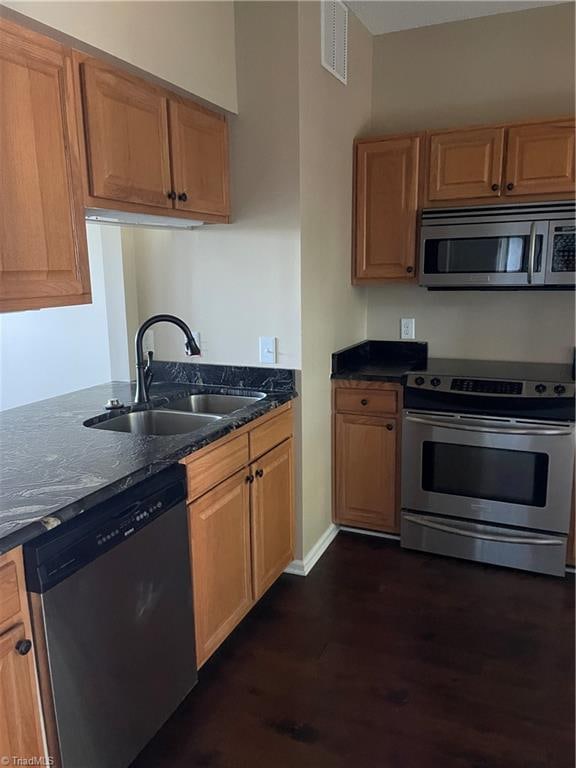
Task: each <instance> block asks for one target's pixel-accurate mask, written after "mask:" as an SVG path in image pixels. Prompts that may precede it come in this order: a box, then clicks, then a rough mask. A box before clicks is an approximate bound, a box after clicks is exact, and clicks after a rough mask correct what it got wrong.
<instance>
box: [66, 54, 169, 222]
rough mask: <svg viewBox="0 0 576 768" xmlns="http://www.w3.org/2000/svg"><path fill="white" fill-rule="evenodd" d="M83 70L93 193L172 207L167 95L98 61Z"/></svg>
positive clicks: (88, 62) (86, 64) (84, 64)
mask: <svg viewBox="0 0 576 768" xmlns="http://www.w3.org/2000/svg"><path fill="white" fill-rule="evenodd" d="M79 67H80V79H81V91H82V102H83V117H84V132H85V139H86V153H87V156H88V157H87V159H88V187H89V193H90V195H92V196H93V197H97V198H102V199H105V200H111V201H114V200H116V201H120V202H126V203H139V204H143V205H147V206H152V207H157V208H172V200H171V199H170V197H169V195H170V193H171V191H172V181H171V174H170V155H169V149H168V99H167V96H166V93H165V92H164V91H163V90H162V89H160V88H156V87H155V86H154V85H151V84H150V83H148V82H145V81H144V80H140V79H139V78H136V77H132V76H131V75H128V74H126V73H125V72H122V71H120V70H117V69H112V68H110V67H109V66H106V65H105V64H102V63H100V62H98V61H96V60H94V59H88V60H80V64H79Z"/></svg>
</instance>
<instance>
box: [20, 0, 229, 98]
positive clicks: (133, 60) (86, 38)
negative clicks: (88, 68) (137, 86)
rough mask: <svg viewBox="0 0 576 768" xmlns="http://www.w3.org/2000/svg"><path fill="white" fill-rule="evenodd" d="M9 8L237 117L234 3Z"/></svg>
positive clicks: (133, 0)
mask: <svg viewBox="0 0 576 768" xmlns="http://www.w3.org/2000/svg"><path fill="white" fill-rule="evenodd" d="M5 5H9V6H10V7H12V8H14V9H15V10H17V11H20V12H21V13H24V14H26V15H28V16H31V17H32V18H34V19H36V20H37V21H41V22H42V23H44V24H48V25H49V26H51V27H54V28H55V29H58V30H60V31H61V32H64V33H66V34H68V35H72V36H73V37H76V38H77V39H79V40H82V41H83V42H85V43H89V44H90V45H94V46H96V47H97V48H100V49H102V50H104V51H106V52H107V53H110V54H112V55H114V56H118V57H119V58H120V59H124V60H125V61H128V62H129V63H130V64H134V65H135V66H138V67H141V68H142V69H145V70H146V71H148V72H151V73H152V74H154V75H156V76H157V77H162V78H164V79H165V80H168V81H169V82H170V83H174V84H175V85H178V86H180V87H181V88H184V89H186V90H187V91H190V92H191V93H193V94H195V95H196V96H199V97H201V98H203V99H206V100H207V101H211V102H212V103H213V104H217V105H218V106H220V107H223V108H224V109H228V110H230V111H232V112H236V111H237V106H238V104H237V94H236V53H235V49H234V3H233V2H227V1H224V0H213V2H198V1H197V0H194V2H169V0H164V2H139V0H128V1H127V2H126V1H124V2H122V1H120V0H118V1H117V0H111V1H109V2H52V1H51V0H47V1H46V2H6V3H5Z"/></svg>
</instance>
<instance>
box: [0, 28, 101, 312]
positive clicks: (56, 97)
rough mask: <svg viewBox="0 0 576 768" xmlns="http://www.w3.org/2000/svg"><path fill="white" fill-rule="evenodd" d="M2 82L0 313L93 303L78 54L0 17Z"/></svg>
mask: <svg viewBox="0 0 576 768" xmlns="http://www.w3.org/2000/svg"><path fill="white" fill-rule="evenodd" d="M0 83H1V87H0V311H2V310H23V309H39V308H41V307H53V306H61V305H65V304H83V303H87V302H89V301H90V278H89V269H88V248H87V243H86V226H85V223H84V209H83V206H82V193H81V183H80V171H79V162H78V134H77V126H76V118H75V113H74V109H73V106H72V105H73V87H72V62H71V58H70V56H69V54H68V52H67V51H66V49H64V48H63V47H62V46H61V45H59V44H58V43H55V42H54V41H52V40H49V39H48V38H45V37H43V36H42V35H38V34H36V33H33V32H30V31H28V30H24V29H22V28H20V27H19V26H17V25H15V24H12V23H11V22H8V21H6V20H2V19H0Z"/></svg>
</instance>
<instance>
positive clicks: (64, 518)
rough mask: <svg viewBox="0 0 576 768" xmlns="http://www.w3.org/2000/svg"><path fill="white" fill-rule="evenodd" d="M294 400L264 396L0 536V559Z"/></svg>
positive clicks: (292, 395)
mask: <svg viewBox="0 0 576 768" xmlns="http://www.w3.org/2000/svg"><path fill="white" fill-rule="evenodd" d="M297 397H298V393H297V392H296V391H295V390H292V391H289V392H270V393H267V396H266V398H264V399H263V400H261V401H260V402H258V403H254V404H252V405H249V406H247V407H246V409H245V410H246V413H244V414H242V411H238V412H237V413H236V414H231V417H233V418H230V420H229V421H228V418H229V417H226V420H225V423H224V424H218V425H217V428H216V425H214V428H213V430H212V432H213V433H212V434H211V431H210V430H208V432H207V433H206V434H203V435H198V432H193V433H191V434H192V435H195V436H196V440H195V441H193V443H192V444H191V445H187V446H182V447H180V448H179V449H177V450H175V451H173V452H172V453H168V454H166V455H163V456H161V457H159V458H158V459H157V460H154V461H151V462H150V463H149V464H145V465H144V466H142V468H141V469H138V470H136V471H134V472H131V473H129V474H128V475H126V476H124V477H122V478H120V479H117V480H114V481H112V482H111V483H110V484H109V485H106V486H104V487H102V488H99V489H98V490H97V491H95V492H93V493H91V494H86V496H83V497H82V498H81V499H77V500H75V501H74V502H72V503H70V504H69V505H66V506H64V507H62V508H61V509H58V510H56V511H54V512H53V513H51V514H49V515H46V516H45V517H43V518H41V519H39V520H34V521H32V522H30V523H28V524H25V525H23V526H22V527H21V528H18V529H17V530H15V531H14V532H12V533H8V534H6V535H5V536H2V537H1V538H0V555H3V554H6V553H7V552H10V551H11V550H12V549H15V548H16V547H19V546H22V545H24V544H27V543H28V542H30V541H32V540H33V539H36V538H38V537H39V536H42V535H43V534H44V533H46V532H47V531H49V530H52V529H53V528H55V527H57V526H58V525H61V524H62V523H66V522H68V521H69V520H72V519H74V518H75V517H78V516H79V515H81V514H83V513H84V512H88V511H90V510H91V509H93V508H94V507H95V506H96V505H98V504H101V503H102V502H105V501H108V500H110V499H112V498H114V496H117V495H118V494H119V493H122V491H124V490H126V489H127V488H131V487H133V486H134V485H137V484H138V483H140V482H142V481H143V480H145V479H147V478H148V477H151V476H153V475H155V474H157V473H158V472H162V471H163V470H165V469H168V468H169V467H171V466H173V465H174V464H177V463H178V462H179V461H180V460H181V459H183V458H184V457H185V456H189V455H190V454H192V453H195V452H196V451H199V450H201V449H202V448H205V447H206V446H207V445H210V444H211V443H215V442H217V441H218V440H220V439H222V438H223V437H225V436H226V435H229V434H230V433H231V432H234V431H235V430H237V429H240V428H241V427H243V426H245V425H246V424H249V423H250V422H252V421H255V420H256V419H259V418H260V417H262V416H264V415H266V414H267V413H269V412H271V411H273V410H275V409H276V408H279V407H280V406H282V405H285V404H286V403H288V402H291V401H292V400H295V399H296V398H297ZM223 421H224V420H223ZM210 426H212V425H210ZM198 438H200V439H198Z"/></svg>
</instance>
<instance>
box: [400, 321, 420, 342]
mask: <svg viewBox="0 0 576 768" xmlns="http://www.w3.org/2000/svg"><path fill="white" fill-rule="evenodd" d="M400 338H401V339H415V338H416V321H415V320H414V318H413V317H403V318H402V319H401V320H400Z"/></svg>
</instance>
